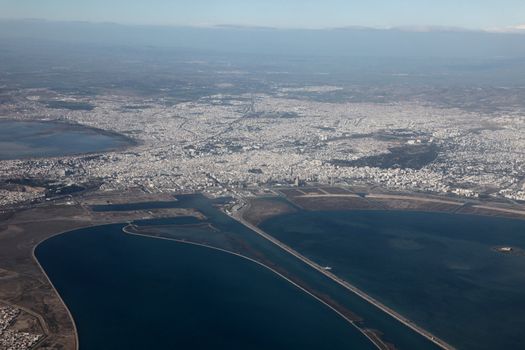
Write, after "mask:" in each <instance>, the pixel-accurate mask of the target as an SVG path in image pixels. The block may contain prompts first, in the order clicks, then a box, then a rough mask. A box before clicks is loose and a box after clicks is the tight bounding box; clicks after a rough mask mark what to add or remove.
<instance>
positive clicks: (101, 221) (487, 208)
mask: <svg viewBox="0 0 525 350" xmlns="http://www.w3.org/2000/svg"><path fill="white" fill-rule="evenodd" d="M350 194H352V193H351V192H349V195H350ZM100 195H104V194H103V193H96V194H95V193H93V194H91V195H90V198H91V200H92V199H93V198H98V197H99V196H100ZM165 195H166V194H159V195H152V194H148V195H147V198H146V197H144V198H141V200H140V202H144V203H148V202H153V201H155V198H157V197H158V196H160V197H162V196H165ZM181 195H182V194H181ZM367 195H370V194H369V193H367ZM373 195H375V197H376V199H377V197H378V196H379V197H381V198H385V200H387V201H403V202H416V203H422V202H428V198H425V197H424V196H421V195H419V196H418V195H417V194H408V193H407V194H395V195H394V194H379V193H373ZM349 197H351V198H356V197H355V195H354V194H352V195H351V196H349ZM364 197H366V195H365V196H364ZM116 198H122V197H116ZM124 198H125V200H124V201H123V202H125V203H134V202H135V201H134V199H135V198H137V197H136V196H135V195H133V196H128V197H124ZM252 198H255V199H276V198H285V199H286V200H287V201H288V202H291V203H292V204H293V201H292V199H290V198H289V197H286V196H284V195H283V194H282V193H280V194H279V195H278V196H272V197H267V196H264V197H263V196H257V197H252ZM393 198H395V199H393ZM246 199H248V198H246ZM246 199H245V200H246ZM362 199H364V200H366V198H362ZM370 199H374V198H370ZM174 200H176V198H175V199H174ZM431 200H432V201H436V199H435V197H434V198H431ZM444 200H446V199H444ZM80 202H83V200H82V198H80ZM248 202H250V201H248ZM446 202H449V201H446ZM450 202H452V201H450ZM119 203H120V202H119ZM454 203H457V205H454V207H458V208H462V207H463V206H465V205H467V206H474V207H476V206H480V207H482V209H484V210H483V211H481V212H471V213H464V212H457V211H451V210H449V211H446V210H433V209H430V210H428V208H427V209H424V210H419V209H417V208H412V207H409V208H379V207H378V208H376V209H379V210H387V211H394V210H396V211H426V212H441V213H444V212H446V213H449V214H458V215H479V216H488V217H498V218H505V219H511V220H522V219H525V211H521V210H519V209H511V208H508V209H506V208H501V207H499V208H498V207H494V206H492V205H490V202H486V201H476V203H472V201H462V202H460V201H457V202H456V201H454ZM120 204H122V203H120ZM53 206H54V205H53V203H49V204H44V205H43V206H41V207H39V208H40V209H38V208H32V207H29V208H19V209H15V210H8V211H9V212H13V213H14V214H18V213H20V212H23V211H27V212H28V214H24V215H25V216H27V218H25V219H24V220H23V221H22V222H21V223H22V224H23V225H27V223H31V224H32V225H34V226H35V225H38V224H39V223H44V222H49V223H52V222H53V221H57V222H61V220H62V221H63V220H64V219H67V218H68V216H67V215H66V216H65V217H62V218H60V217H58V218H57V217H55V216H53V217H52V218H49V217H47V218H46V217H39V216H38V215H36V216H34V214H33V212H32V211H31V210H41V209H42V208H44V209H45V208H47V207H50V208H52V207H53ZM81 207H82V206H81ZM514 208H517V206H515V207H514ZM84 209H85V208H84ZM247 209H248V208H247V207H246V206H245V207H244V208H241V209H240V210H239V211H242V212H243V213H244V212H245V211H247ZM376 209H364V210H376ZM58 210H61V209H58ZM321 210H322V209H321ZM341 210H344V211H360V210H363V209H359V208H346V207H345V208H342V209H341ZM507 210H511V213H512V214H513V215H505V214H506V213H507ZM223 211H224V210H223ZM88 213H89V211H88ZM95 214H97V213H95ZM122 214H125V213H122ZM127 214H129V213H127ZM137 214H138V213H133V216H135V215H137ZM236 214H238V212H235V213H234V214H230V215H229V216H230V217H233V218H234V219H235V220H237V221H238V219H237V218H235V215H236ZM274 214H275V213H274ZM91 215H92V214H89V216H88V217H86V218H84V219H79V218H76V217H75V218H73V217H71V218H70V219H68V220H72V222H71V225H73V226H72V227H71V228H67V229H65V230H61V231H57V232H52V231H53V230H54V229H53V227H54V226H53V225H51V227H50V228H48V229H47V230H46V231H48V232H49V233H42V234H38V236H40V239H38V241H37V242H36V243H33V242H30V241H27V242H28V243H30V244H31V248H30V249H31V257H30V258H31V259H32V260H33V261H34V263H36V266H37V267H38V270H39V273H40V274H41V276H43V278H44V279H45V280H46V281H47V283H48V284H49V285H50V286H51V288H52V292H53V294H55V295H56V296H57V297H58V301H59V302H60V303H61V304H62V305H63V306H64V308H65V310H66V311H67V313H68V317H69V320H70V321H71V323H72V327H73V328H74V333H75V334H74V338H75V343H76V347H75V349H76V350H78V349H79V340H78V331H77V329H76V324H75V321H74V318H73V316H72V314H71V312H70V310H69V309H68V307H67V305H66V304H65V303H64V301H63V300H62V297H61V296H60V294H59V293H58V291H57V290H56V288H55V286H54V285H53V283H52V282H51V280H50V279H49V277H48V276H47V273H46V272H45V271H44V269H43V268H42V266H41V265H40V262H39V261H38V259H37V258H36V256H35V250H36V249H37V247H38V246H39V245H40V244H41V243H43V242H44V241H46V240H47V239H50V238H52V237H55V236H58V235H61V234H64V233H67V232H70V231H74V230H77V229H82V228H87V227H96V226H103V225H108V224H115V223H125V222H129V221H127V219H124V220H122V219H119V217H106V218H100V217H97V216H91ZM164 215H166V214H163V215H161V216H164ZM277 215H278V213H277ZM517 215H521V216H520V217H517ZM174 216H177V215H174ZM169 217H172V216H169ZM31 219H33V220H31ZM89 220H91V221H89ZM243 220H244V219H243ZM75 222H76V223H75ZM5 223H6V224H8V225H12V223H10V219H9V218H7V219H6V221H5ZM247 223H248V225H251V226H255V227H256V225H253V224H252V223H251V222H250V220H248V221H247ZM78 224H80V225H81V226H78V227H75V225H78ZM241 224H243V225H244V226H246V227H248V228H249V229H251V230H253V231H255V232H256V233H257V234H260V233H258V232H257V231H256V230H254V229H253V228H252V227H250V226H248V225H246V224H245V223H243V222H241ZM14 225H15V226H17V225H19V223H18V222H16V221H15V223H14ZM62 226H63V225H62ZM36 227H38V226H36ZM58 227H60V226H58ZM58 227H57V228H58ZM21 237H25V236H21ZM21 239H26V240H28V239H30V238H21ZM28 248H29V247H28ZM314 264H315V263H314ZM316 269H317V268H316ZM320 272H321V273H324V274H325V275H326V274H327V273H329V272H327V271H324V270H323V271H320ZM329 274H331V273H329ZM35 276H37V275H35ZM327 276H328V275H327ZM334 277H335V278H336V279H338V277H337V276H335V275H334ZM35 278H37V277H35ZM330 278H331V279H333V278H332V277H330ZM336 282H337V283H338V284H341V283H345V282H346V281H344V280H341V281H336ZM346 283H347V282H346ZM343 287H345V288H347V289H348V287H347V286H344V285H343ZM354 293H355V292H354ZM365 300H366V299H365ZM366 301H368V300H366ZM368 302H369V301H368ZM387 308H388V307H387ZM390 310H391V309H390ZM391 311H393V312H394V313H396V314H397V312H395V311H394V310H391ZM34 312H36V313H37V314H38V313H39V312H38V311H34ZM383 312H385V311H384V310H383ZM399 317H400V319H404V320H407V322H410V320H408V319H406V318H404V317H403V316H402V315H400V314H399ZM345 318H346V316H345ZM398 321H400V320H399V319H398ZM400 322H401V321H400ZM423 330H424V329H423ZM428 334H429V336H430V337H433V335H431V333H428ZM71 335H73V334H71ZM373 338H376V337H373ZM434 338H436V337H434ZM427 339H429V338H427ZM443 343H444V344H446V343H445V342H443ZM447 345H448V344H447ZM443 348H444V349H453V347H451V346H450V347H448V348H445V347H443Z"/></svg>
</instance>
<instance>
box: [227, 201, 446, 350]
mask: <svg viewBox="0 0 525 350" xmlns="http://www.w3.org/2000/svg"><path fill="white" fill-rule="evenodd" d="M249 205H250V204H248V206H249ZM247 209H249V207H248V208H246V207H245V208H243V210H242V211H241V212H238V213H237V215H231V217H232V218H234V219H235V220H237V221H238V222H240V223H241V224H243V225H244V226H246V227H248V228H249V229H251V230H252V231H254V232H256V233H257V234H259V235H260V236H262V237H263V238H265V239H266V240H268V241H270V242H271V243H273V244H275V245H276V246H278V247H279V248H281V249H283V250H284V251H286V252H287V253H289V254H291V255H293V256H295V257H296V258H298V259H299V260H301V261H302V262H303V263H305V264H307V265H309V266H310V267H312V268H314V269H315V270H317V271H318V272H320V273H322V274H323V275H325V276H326V277H328V278H330V279H331V280H333V281H334V282H336V283H337V284H339V285H341V286H343V287H344V288H345V289H347V290H349V291H350V292H352V293H354V294H356V295H357V296H359V297H360V298H362V299H364V300H365V301H367V302H368V303H370V304H372V305H374V306H375V307H377V308H378V309H380V310H381V311H383V312H385V313H386V314H388V315H389V316H391V317H393V318H395V319H396V320H397V321H399V322H401V323H402V324H404V325H405V326H407V327H409V328H410V329H412V330H413V331H415V332H416V333H418V334H420V335H421V336H423V337H425V338H426V339H428V340H430V341H431V342H433V343H434V344H436V345H437V346H439V347H440V348H442V349H444V350H454V349H455V348H454V347H453V346H452V345H450V344H448V343H447V342H445V341H444V340H442V339H440V338H438V337H437V336H435V335H433V334H432V333H430V332H428V331H427V330H425V329H423V328H421V327H419V326H418V325H417V324H415V323H414V322H412V321H410V320H409V319H408V318H406V317H404V316H402V315H401V314H399V313H398V312H396V311H394V310H393V309H391V308H389V307H387V306H386V305H384V304H382V303H381V302H379V301H377V300H376V299H374V298H372V297H371V296H369V295H368V294H366V293H365V292H364V291H362V290H360V289H359V288H357V287H355V286H353V285H351V284H350V283H348V282H347V281H345V280H343V279H341V278H339V277H337V276H336V275H334V274H333V273H331V272H329V271H327V270H325V269H323V268H322V267H321V266H319V265H318V264H316V263H315V262H313V261H311V260H310V259H308V258H306V257H305V256H303V255H301V254H300V253H298V252H297V251H295V250H294V249H292V248H290V247H289V246H287V245H285V244H284V243H282V242H281V241H279V240H277V239H276V238H274V237H273V236H271V235H269V234H268V233H266V232H264V231H263V230H262V229H260V228H259V227H257V226H255V225H253V224H251V223H249V222H248V221H246V220H245V219H244V218H243V212H244V210H247Z"/></svg>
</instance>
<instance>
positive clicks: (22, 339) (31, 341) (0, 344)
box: [0, 304, 43, 350]
mask: <svg viewBox="0 0 525 350" xmlns="http://www.w3.org/2000/svg"><path fill="white" fill-rule="evenodd" d="M19 318H22V317H21V310H20V309H18V308H15V307H11V306H6V305H1V304H0V349H5V350H24V349H31V348H32V347H33V346H34V345H35V344H36V343H38V342H39V341H40V340H41V339H42V337H43V335H42V334H35V333H31V332H27V331H23V330H19V329H17V328H20V327H17V322H20V321H19ZM20 323H22V322H20Z"/></svg>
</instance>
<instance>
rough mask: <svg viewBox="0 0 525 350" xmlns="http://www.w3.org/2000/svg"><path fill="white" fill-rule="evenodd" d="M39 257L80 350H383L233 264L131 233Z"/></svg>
mask: <svg viewBox="0 0 525 350" xmlns="http://www.w3.org/2000/svg"><path fill="white" fill-rule="evenodd" d="M35 253H36V257H37V258H38V260H39V261H40V262H41V264H42V266H43V268H44V269H45V270H46V272H47V273H48V275H49V277H50V279H51V280H52V281H53V283H54V285H55V287H56V288H57V289H58V291H59V292H60V294H61V296H62V297H63V299H64V301H65V303H66V304H67V306H68V307H69V309H70V311H71V312H72V314H73V316H74V319H75V322H76V325H77V328H78V332H79V340H80V349H81V350H103V349H323V348H326V349H374V346H372V344H371V343H370V342H369V341H368V339H367V338H366V337H365V336H364V335H363V334H361V333H360V332H359V331H358V330H357V329H356V328H355V327H353V326H352V325H351V324H349V323H348V322H347V321H346V320H344V319H343V318H342V317H340V316H338V315H337V314H336V313H334V312H333V311H332V310H331V309H329V308H328V307H327V306H325V305H323V304H322V303H320V302H318V301H317V300H315V299H314V298H312V297H310V296H309V295H307V294H306V293H304V292H303V291H301V290H300V289H298V288H297V287H295V286H293V285H292V284H290V283H288V282H287V281H286V280H284V279H283V278H281V277H279V276H278V275H276V274H274V273H273V272H271V271H270V270H268V269H266V268H264V267H262V266H260V265H258V264H256V263H253V262H250V261H249V260H246V259H243V258H240V257H237V256H234V255H232V254H228V253H224V252H220V251H216V250H212V249H209V248H204V247H198V246H193V245H188V244H183V243H177V242H174V241H167V240H160V239H155V238H148V237H142V236H134V235H128V234H125V233H123V232H122V225H109V226H101V227H93V228H87V229H81V230H77V231H72V232H69V233H66V234H62V235H59V236H56V237H54V238H51V239H48V240H47V241H45V242H44V243H42V244H40V245H39V246H38V248H37V249H36V252H35Z"/></svg>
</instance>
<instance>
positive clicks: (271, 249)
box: [76, 195, 438, 349]
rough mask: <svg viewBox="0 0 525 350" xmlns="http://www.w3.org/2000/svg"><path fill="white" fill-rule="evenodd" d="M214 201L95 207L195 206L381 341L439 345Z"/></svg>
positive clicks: (409, 346) (200, 199) (198, 233)
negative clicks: (355, 317)
mask: <svg viewBox="0 0 525 350" xmlns="http://www.w3.org/2000/svg"><path fill="white" fill-rule="evenodd" d="M215 202H216V201H215V200H210V199H207V198H205V197H204V196H202V195H187V196H178V197H177V201H173V202H153V203H130V204H122V205H120V204H119V205H107V206H98V207H96V208H95V209H96V210H98V211H114V210H121V211H127V210H138V209H153V208H166V207H170V208H171V207H174V208H175V207H178V208H195V209H197V210H199V211H200V212H202V213H203V214H204V215H205V216H206V218H207V220H206V221H205V222H207V223H209V224H211V225H213V227H214V228H215V229H218V230H220V234H221V235H223V236H225V237H227V240H228V242H241V243H242V246H243V247H244V248H243V254H248V253H251V256H252V257H256V258H257V259H258V260H260V261H264V263H265V264H268V265H271V266H272V267H273V268H275V269H279V271H280V272H281V273H284V274H286V275H287V276H289V277H292V278H294V279H295V280H296V281H300V282H301V285H304V286H307V287H308V289H309V290H311V291H313V292H315V293H317V294H318V295H324V296H328V297H329V299H330V300H332V301H334V302H335V303H337V304H338V305H340V306H342V307H343V308H345V309H347V310H350V311H351V312H352V313H354V314H356V315H358V316H359V317H360V318H361V319H362V320H361V321H360V322H359V325H360V326H361V327H363V328H368V329H374V330H379V331H380V332H381V333H382V337H383V340H385V341H387V342H389V343H392V344H395V346H396V348H397V349H437V348H438V347H437V346H435V345H434V344H433V343H431V342H430V341H428V340H427V339H425V338H423V337H421V336H420V335H418V334H417V333H415V332H413V331H412V330H410V329H409V328H407V327H405V326H404V325H402V324H400V323H399V322H398V321H396V320H395V319H393V318H391V317H390V316H388V315H386V314H385V313H384V312H382V311H380V310H379V309H377V308H376V307H374V306H373V305H370V304H369V303H368V302H366V301H364V300H363V299H361V298H360V297H358V296H356V295H354V294H352V293H350V292H349V291H348V290H346V289H345V288H343V287H341V286H340V285H339V284H337V283H335V282H334V281H332V280H331V279H329V278H327V277H326V276H324V275H322V274H320V273H319V272H318V271H315V270H314V269H312V268H310V267H308V266H307V265H305V264H304V263H303V262H302V261H300V260H298V259H297V258H295V257H293V256H291V255H289V254H288V253H286V252H284V251H283V250H281V249H280V248H278V247H276V246H275V245H274V244H272V243H270V242H268V241H267V240H265V239H264V238H262V237H261V236H259V235H257V234H256V233H254V232H253V231H251V230H249V229H248V228H246V227H245V226H243V225H242V224H240V223H238V222H237V221H235V220H233V219H232V218H230V217H229V216H227V215H225V214H224V213H222V212H221V211H219V210H217V208H215V207H214V203H215ZM164 223H165V222H164ZM142 224H144V223H142ZM166 230H167V229H163V231H166ZM180 230H181V228H180V227H179V228H177V227H176V226H174V227H173V231H172V235H170V236H171V237H177V232H178V231H180ZM188 230H191V228H187V227H185V228H184V229H183V231H184V235H183V238H184V239H187V238H188ZM195 230H196V232H195V235H196V236H202V232H201V231H202V229H199V228H196V229H195ZM214 234H217V233H214ZM76 297H77V298H79V299H82V297H83V296H82V295H81V294H79V295H77V296H76Z"/></svg>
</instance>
